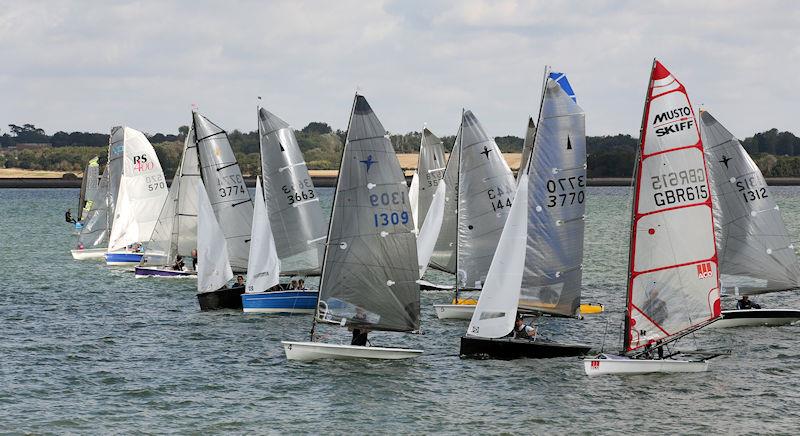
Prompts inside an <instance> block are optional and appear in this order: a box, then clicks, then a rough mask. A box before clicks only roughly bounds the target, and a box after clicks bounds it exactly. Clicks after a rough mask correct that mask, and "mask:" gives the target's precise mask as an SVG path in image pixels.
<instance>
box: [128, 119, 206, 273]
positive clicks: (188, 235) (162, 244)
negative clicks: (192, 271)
mask: <svg viewBox="0 0 800 436" xmlns="http://www.w3.org/2000/svg"><path fill="white" fill-rule="evenodd" d="M199 182H200V165H199V163H198V160H197V145H196V143H195V139H194V130H193V129H189V134H188V135H187V136H186V139H185V140H184V144H183V154H182V155H181V162H180V164H179V165H178V169H177V171H176V172H175V177H174V178H173V179H172V186H170V188H169V196H168V197H167V201H166V202H165V203H164V207H163V208H162V209H161V213H160V214H159V217H158V223H157V224H156V226H155V228H154V229H153V234H152V236H151V237H150V241H149V242H148V243H147V244H145V252H144V256H143V257H142V265H144V266H165V265H172V264H173V263H174V262H175V259H176V258H177V257H178V256H182V257H185V256H191V255H192V250H194V249H196V248H197V195H196V193H197V184H198V183H199Z"/></svg>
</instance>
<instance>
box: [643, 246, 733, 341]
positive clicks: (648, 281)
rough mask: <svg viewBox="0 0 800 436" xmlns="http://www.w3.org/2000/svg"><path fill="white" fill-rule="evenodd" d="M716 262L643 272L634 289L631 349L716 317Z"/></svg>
mask: <svg viewBox="0 0 800 436" xmlns="http://www.w3.org/2000/svg"><path fill="white" fill-rule="evenodd" d="M716 277H717V271H716V265H715V264H714V262H700V263H696V264H691V265H684V266H681V267H678V268H670V269H667V270H660V271H655V272H651V273H645V274H639V275H637V276H636V277H635V278H634V279H633V282H632V288H631V303H632V307H631V308H630V310H631V321H632V322H631V326H630V334H631V339H632V340H631V346H630V348H631V349H634V348H637V347H639V346H643V345H645V344H647V343H648V341H655V340H659V339H662V338H665V337H668V336H671V335H673V334H676V333H678V332H680V331H682V330H685V329H687V328H689V327H692V326H694V325H697V324H700V323H703V322H705V321H707V320H709V319H711V318H713V317H714V315H713V314H714V313H715V309H714V301H717V302H718V301H719V300H718V293H717V280H716Z"/></svg>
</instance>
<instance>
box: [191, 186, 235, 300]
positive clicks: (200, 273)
mask: <svg viewBox="0 0 800 436" xmlns="http://www.w3.org/2000/svg"><path fill="white" fill-rule="evenodd" d="M195 195H196V196H197V257H198V259H197V293H198V294H203V293H206V292H214V291H216V290H218V289H220V288H222V287H223V286H225V285H226V284H227V283H228V281H229V280H230V279H232V278H233V271H232V270H231V265H230V262H229V261H228V249H227V243H226V240H225V235H224V234H223V233H222V229H221V228H220V226H219V223H218V222H217V218H216V217H215V216H214V210H213V209H212V207H211V203H210V202H209V200H208V194H207V193H206V189H205V187H204V186H203V182H199V183H198V184H197V191H195Z"/></svg>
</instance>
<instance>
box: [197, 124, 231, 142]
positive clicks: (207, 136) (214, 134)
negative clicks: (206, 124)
mask: <svg viewBox="0 0 800 436" xmlns="http://www.w3.org/2000/svg"><path fill="white" fill-rule="evenodd" d="M207 120H208V119H206V121H207ZM211 124H214V123H211ZM217 127H219V126H217ZM220 133H222V134H223V135H226V136H227V134H226V133H225V131H224V130H220V131H219V132H217V133H212V134H210V135H206V136H203V137H202V138H198V139H195V143H198V142H200V141H205V140H206V139H208V138H210V137H212V136H217V135H219V134H220Z"/></svg>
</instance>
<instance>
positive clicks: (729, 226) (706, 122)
mask: <svg viewBox="0 0 800 436" xmlns="http://www.w3.org/2000/svg"><path fill="white" fill-rule="evenodd" d="M700 133H701V135H702V137H703V144H705V152H706V160H707V162H708V170H709V172H710V174H711V193H712V195H713V197H714V226H715V228H716V231H717V235H716V236H717V252H718V253H719V269H720V281H721V284H722V293H723V295H727V296H731V297H740V296H745V295H746V296H751V295H758V294H764V293H768V292H778V291H786V290H792V289H798V288H800V263H798V260H797V255H796V254H795V250H794V248H795V247H794V244H793V243H792V239H791V238H790V237H789V232H788V231H787V230H786V224H785V223H784V222H783V217H782V216H781V211H780V209H779V208H778V205H777V204H776V203H775V197H773V195H772V192H770V189H769V187H768V186H767V182H766V180H764V175H763V174H761V171H760V170H759V169H758V166H757V165H756V163H755V162H753V159H752V158H750V156H749V155H748V154H747V152H746V151H745V149H744V147H742V144H741V143H740V142H739V141H738V140H737V139H736V138H735V137H734V136H733V134H732V133H731V132H729V131H728V129H726V128H725V127H724V126H723V125H722V124H721V123H720V122H719V121H717V120H716V119H715V118H714V117H713V116H712V115H711V114H710V113H709V112H708V111H700ZM737 306H739V305H738V304H737ZM797 321H800V310H797V309H788V308H769V309H767V308H765V309H754V308H737V309H732V310H723V311H722V319H721V320H719V321H717V322H715V323H714V324H712V325H711V326H709V327H710V328H726V327H744V326H776V325H786V324H792V323H794V322H797Z"/></svg>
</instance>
